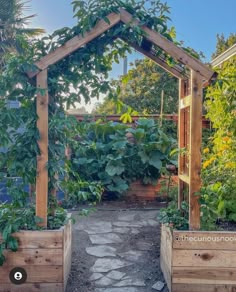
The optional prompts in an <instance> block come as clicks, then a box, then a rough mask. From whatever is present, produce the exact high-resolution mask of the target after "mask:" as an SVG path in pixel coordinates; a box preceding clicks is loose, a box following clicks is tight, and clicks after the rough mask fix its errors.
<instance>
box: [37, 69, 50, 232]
mask: <svg viewBox="0 0 236 292" xmlns="http://www.w3.org/2000/svg"><path fill="white" fill-rule="evenodd" d="M47 87H48V85H47V70H43V71H42V72H40V73H39V74H38V75H37V88H38V89H40V91H39V92H38V94H37V115H38V121H37V128H38V130H39V134H40V140H39V141H38V145H39V149H40V156H38V157H37V176H36V216H38V217H40V218H42V219H43V223H41V224H40V226H43V227H47V210H48V170H47V163H48V88H47Z"/></svg>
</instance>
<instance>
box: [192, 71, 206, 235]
mask: <svg viewBox="0 0 236 292" xmlns="http://www.w3.org/2000/svg"><path fill="white" fill-rule="evenodd" d="M191 96H192V99H191V105H190V151H189V152H190V153H189V154H190V155H189V178H190V184H189V227H190V229H191V230H198V229H200V204H199V202H198V200H199V196H197V195H196V193H198V192H199V191H200V187H201V176H200V175H201V145H202V99H203V90H202V77H201V75H200V74H199V73H197V72H195V71H193V70H192V71H191Z"/></svg>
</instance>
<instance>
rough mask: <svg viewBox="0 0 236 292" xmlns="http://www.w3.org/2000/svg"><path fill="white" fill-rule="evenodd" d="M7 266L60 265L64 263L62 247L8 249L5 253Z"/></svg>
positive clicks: (5, 264)
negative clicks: (13, 250) (15, 250)
mask: <svg viewBox="0 0 236 292" xmlns="http://www.w3.org/2000/svg"><path fill="white" fill-rule="evenodd" d="M4 254H5V256H6V262H5V263H4V265H3V268H5V267H6V266H16V267H21V266H29V265H35V266H38V265H44V266H60V265H62V264H63V258H62V256H63V254H62V249H45V248H44V249H32V248H31V249H19V250H18V251H17V252H12V251H9V250H7V251H6V252H5V253H4Z"/></svg>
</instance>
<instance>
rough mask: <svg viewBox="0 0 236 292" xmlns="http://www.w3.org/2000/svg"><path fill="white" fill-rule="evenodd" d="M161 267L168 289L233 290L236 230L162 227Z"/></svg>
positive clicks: (173, 291) (172, 291)
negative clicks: (171, 228) (180, 229)
mask: <svg viewBox="0 0 236 292" xmlns="http://www.w3.org/2000/svg"><path fill="white" fill-rule="evenodd" d="M161 269H162V272H163V274H164V277H165V280H166V282H167V285H168V288H169V291H170V292H235V291H236V232H225V231H218V232H213V231H205V232H204V231H171V230H170V228H169V227H167V226H164V225H163V226H162V231H161Z"/></svg>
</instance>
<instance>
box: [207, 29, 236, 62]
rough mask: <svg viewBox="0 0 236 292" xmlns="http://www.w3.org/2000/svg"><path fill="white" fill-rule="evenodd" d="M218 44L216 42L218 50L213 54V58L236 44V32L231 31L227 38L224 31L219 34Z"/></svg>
mask: <svg viewBox="0 0 236 292" xmlns="http://www.w3.org/2000/svg"><path fill="white" fill-rule="evenodd" d="M216 37H217V44H216V51H215V53H213V54H212V59H214V58H216V57H217V56H219V55H220V54H222V53H223V52H224V51H226V50H227V49H229V48H230V47H232V46H233V45H234V44H236V33H231V34H230V35H229V37H228V38H225V36H224V34H223V33H222V34H221V35H220V34H217V36H216Z"/></svg>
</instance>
